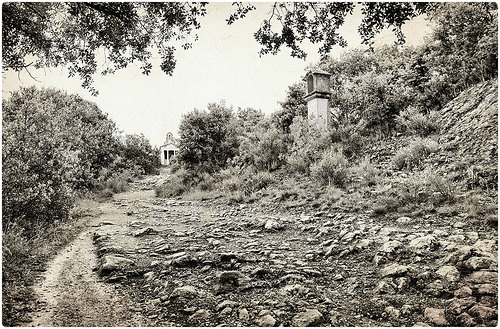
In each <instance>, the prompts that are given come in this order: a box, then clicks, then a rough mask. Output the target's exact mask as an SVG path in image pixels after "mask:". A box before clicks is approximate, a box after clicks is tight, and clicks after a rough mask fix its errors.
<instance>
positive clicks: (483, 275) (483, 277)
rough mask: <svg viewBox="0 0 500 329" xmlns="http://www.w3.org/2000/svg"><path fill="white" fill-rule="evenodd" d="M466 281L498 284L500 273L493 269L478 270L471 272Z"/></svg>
mask: <svg viewBox="0 0 500 329" xmlns="http://www.w3.org/2000/svg"><path fill="white" fill-rule="evenodd" d="M465 281H466V282H470V283H491V284H497V281H498V273H497V272H491V271H477V272H473V273H471V274H470V275H469V276H467V277H466V278H465Z"/></svg>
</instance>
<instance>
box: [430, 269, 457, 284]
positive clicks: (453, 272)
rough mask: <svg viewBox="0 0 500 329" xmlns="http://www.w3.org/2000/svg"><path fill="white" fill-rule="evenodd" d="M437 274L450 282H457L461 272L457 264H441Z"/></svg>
mask: <svg viewBox="0 0 500 329" xmlns="http://www.w3.org/2000/svg"><path fill="white" fill-rule="evenodd" d="M436 274H437V275H438V276H439V277H440V278H441V279H443V280H446V281H447V282H449V283H455V282H458V280H460V272H458V270H457V268H456V267H455V266H449V265H445V266H441V267H440V268H439V269H438V270H437V272H436Z"/></svg>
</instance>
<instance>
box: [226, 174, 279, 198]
mask: <svg viewBox="0 0 500 329" xmlns="http://www.w3.org/2000/svg"><path fill="white" fill-rule="evenodd" d="M228 174H229V175H228ZM223 176H225V177H224V179H223V180H222V183H221V188H222V190H223V191H224V192H226V193H227V192H239V193H240V194H242V195H245V196H248V195H250V194H252V193H254V192H257V191H259V190H262V189H264V188H266V187H267V186H269V185H270V184H272V183H273V182H274V178H273V175H272V174H270V173H269V172H267V171H260V172H254V171H253V170H250V169H247V170H245V171H244V172H242V173H237V172H235V171H232V172H231V171H225V172H224V173H223Z"/></svg>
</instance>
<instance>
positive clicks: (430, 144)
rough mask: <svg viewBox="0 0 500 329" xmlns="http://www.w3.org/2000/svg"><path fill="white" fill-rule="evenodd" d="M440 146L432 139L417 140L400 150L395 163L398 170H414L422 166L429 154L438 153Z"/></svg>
mask: <svg viewBox="0 0 500 329" xmlns="http://www.w3.org/2000/svg"><path fill="white" fill-rule="evenodd" d="M438 150H439V145H438V143H437V142H436V141H434V140H432V139H430V138H425V139H423V138H417V139H415V140H414V141H413V142H411V143H410V145H409V146H407V147H404V148H402V149H400V150H399V151H398V152H397V153H396V155H395V156H394V159H393V162H394V165H395V166H396V168H397V169H403V168H406V169H412V168H414V167H417V166H419V165H420V164H421V162H422V160H424V159H425V157H427V156H428V155H429V154H431V153H434V152H437V151H438Z"/></svg>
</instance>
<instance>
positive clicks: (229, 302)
mask: <svg viewBox="0 0 500 329" xmlns="http://www.w3.org/2000/svg"><path fill="white" fill-rule="evenodd" d="M237 305H238V302H235V301H232V300H225V301H223V302H222V303H220V304H218V305H217V306H216V307H215V310H216V311H217V312H219V311H220V310H222V309H225V308H226V307H235V306H237Z"/></svg>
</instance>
